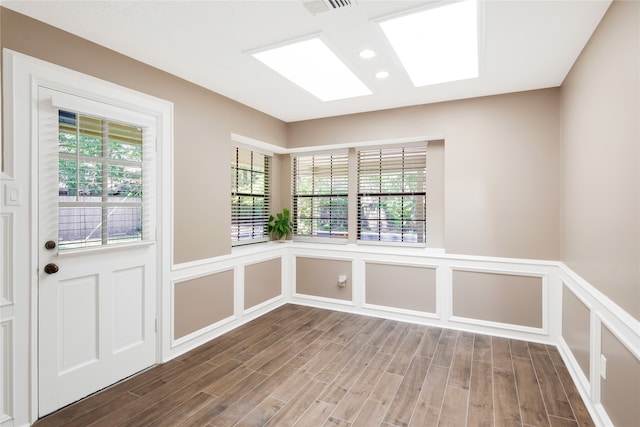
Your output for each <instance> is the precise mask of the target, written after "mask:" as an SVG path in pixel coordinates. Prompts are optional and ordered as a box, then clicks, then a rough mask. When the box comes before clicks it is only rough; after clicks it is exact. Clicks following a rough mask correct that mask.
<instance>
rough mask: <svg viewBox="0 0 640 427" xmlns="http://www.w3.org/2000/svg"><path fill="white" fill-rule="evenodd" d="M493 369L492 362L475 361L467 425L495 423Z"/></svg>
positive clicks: (478, 426) (470, 387)
mask: <svg viewBox="0 0 640 427" xmlns="http://www.w3.org/2000/svg"><path fill="white" fill-rule="evenodd" d="M476 338H477V337H476ZM491 371H492V368H491V364H490V363H485V362H477V361H476V362H473V365H472V368H471V384H470V386H469V408H468V412H467V425H469V426H477V427H490V426H492V425H493V376H492V375H491Z"/></svg>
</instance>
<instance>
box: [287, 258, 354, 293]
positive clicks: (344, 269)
mask: <svg viewBox="0 0 640 427" xmlns="http://www.w3.org/2000/svg"><path fill="white" fill-rule="evenodd" d="M295 266H296V288H295V289H296V293H298V294H304V295H311V296H316V297H321V298H330V299H339V300H346V301H351V300H352V290H351V261H343V260H337V259H326V258H306V257H299V256H298V257H296V263H295ZM340 276H345V280H344V282H342V283H340V281H339V278H340Z"/></svg>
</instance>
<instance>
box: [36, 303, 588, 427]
mask: <svg viewBox="0 0 640 427" xmlns="http://www.w3.org/2000/svg"><path fill="white" fill-rule="evenodd" d="M35 425H36V426H37V427H47V426H82V427H84V426H109V427H111V426H135V427H139V426H181V427H183V426H199V427H202V426H206V427H224V426H294V425H295V426H310V427H316V426H334V427H348V426H351V427H360V426H366V427H371V426H387V427H389V426H420V427H426V426H437V425H440V426H465V425H466V426H474V427H475V426H551V427H556V426H557V427H561V426H562V427H564V426H591V425H593V422H592V420H591V418H590V416H589V414H588V412H587V409H586V407H585V406H584V403H583V402H582V400H581V399H580V396H579V395H578V391H577V390H576V388H575V385H574V384H573V382H572V381H571V378H570V376H569V373H568V371H567V368H566V367H565V365H564V363H563V361H562V359H561V357H560V354H559V353H558V351H557V349H556V348H555V347H552V346H547V345H542V344H536V343H531V342H524V341H517V340H510V339H505V338H497V337H491V336H487V335H479V334H473V333H468V332H458V331H453V330H446V329H440V328H436V327H427V326H423V325H414V324H409V323H402V322H396V321H391V320H384V319H378V318H373V317H367V316H360V315H353V314H346V313H340V312H334V311H329V310H323V309H318V308H309V307H302V306H297V305H285V306H283V307H280V308H278V309H276V310H274V311H272V312H270V313H268V314H266V315H264V316H262V317H260V318H258V319H256V320H254V321H252V322H250V323H247V324H245V325H243V326H241V327H239V328H237V329H235V330H233V331H231V332H229V333H227V334H225V335H223V336H221V337H219V338H217V339H215V340H213V341H211V342H209V343H207V344H205V345H203V346H201V347H199V348H197V349H195V350H193V351H191V352H189V353H187V354H185V355H183V356H181V357H178V358H176V359H174V360H171V361H170V362H168V363H165V364H163V365H159V366H156V367H153V368H151V369H149V370H147V371H145V372H143V373H140V374H138V375H136V376H134V377H132V378H130V379H128V380H126V381H123V382H120V383H118V384H116V385H114V386H112V387H110V388H108V389H106V390H103V391H102V392H100V393H97V394H95V395H92V396H90V397H88V398H86V399H84V400H82V401H81V402H79V403H76V404H73V405H71V406H68V407H66V408H63V409H61V410H60V411H58V412H56V413H54V414H51V415H49V416H47V417H45V418H42V419H41V420H39V421H38V422H37V423H36V424H35Z"/></svg>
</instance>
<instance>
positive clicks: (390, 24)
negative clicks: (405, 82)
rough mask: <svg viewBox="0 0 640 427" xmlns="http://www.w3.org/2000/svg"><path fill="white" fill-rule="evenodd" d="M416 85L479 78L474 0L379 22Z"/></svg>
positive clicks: (476, 16) (476, 18) (475, 5)
mask: <svg viewBox="0 0 640 427" xmlns="http://www.w3.org/2000/svg"><path fill="white" fill-rule="evenodd" d="M380 27H381V28H382V30H383V31H384V33H385V35H386V36H387V38H388V39H389V42H390V43H391V46H392V47H393V49H394V50H395V51H396V54H397V55H398V57H399V58H400V61H401V62H402V65H403V66H404V68H405V69H406V71H407V73H408V74H409V77H410V78H411V81H412V82H413V84H414V85H415V86H426V85H433V84H437V83H444V82H451V81H455V80H463V79H470V78H475V77H478V14H477V4H476V0H465V1H461V2H456V3H445V4H444V5H442V6H439V7H435V8H430V9H426V10H422V11H420V12H417V13H413V14H411V15H404V16H400V17H397V18H391V19H388V20H385V21H381V22H380Z"/></svg>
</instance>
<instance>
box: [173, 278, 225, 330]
mask: <svg viewBox="0 0 640 427" xmlns="http://www.w3.org/2000/svg"><path fill="white" fill-rule="evenodd" d="M232 315H233V270H226V271H223V272H220V273H215V274H211V275H208V276H204V277H199V278H197V279H192V280H186V281H184V282H178V283H176V284H175V285H174V314H173V319H174V320H173V322H174V328H173V337H174V339H178V338H180V337H183V336H185V335H188V334H190V333H192V332H195V331H197V330H198V329H201V328H204V327H206V326H209V325H212V324H214V323H216V322H218V321H220V320H222V319H226V318H227V317H230V316H232Z"/></svg>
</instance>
